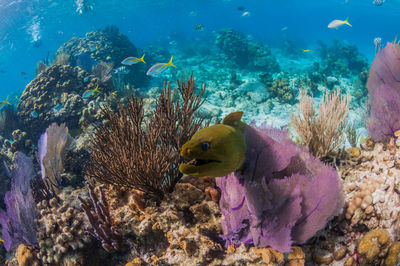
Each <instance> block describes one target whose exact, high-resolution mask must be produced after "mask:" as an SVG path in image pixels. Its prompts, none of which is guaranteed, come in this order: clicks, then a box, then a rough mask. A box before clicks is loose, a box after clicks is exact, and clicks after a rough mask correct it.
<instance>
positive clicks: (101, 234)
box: [78, 184, 121, 252]
mask: <svg viewBox="0 0 400 266" xmlns="http://www.w3.org/2000/svg"><path fill="white" fill-rule="evenodd" d="M87 187H88V190H89V199H90V200H89V201H85V200H83V199H82V198H81V197H79V196H78V199H79V200H80V201H81V207H82V209H83V210H84V212H85V214H86V216H87V218H88V220H89V222H90V225H91V226H92V228H87V231H88V232H89V234H91V235H92V236H93V237H94V238H96V239H97V240H99V241H100V242H101V244H102V247H103V248H104V249H105V250H106V251H108V252H112V251H116V250H119V249H120V242H121V237H120V234H119V232H118V230H117V229H116V228H115V227H114V226H113V225H112V222H111V216H110V213H109V211H108V204H107V202H106V201H105V198H104V194H103V191H102V189H101V187H99V190H100V201H99V199H98V198H97V196H96V194H95V193H94V189H93V187H92V186H91V185H90V184H87Z"/></svg>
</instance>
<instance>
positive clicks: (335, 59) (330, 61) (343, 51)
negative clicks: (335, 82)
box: [318, 39, 369, 77]
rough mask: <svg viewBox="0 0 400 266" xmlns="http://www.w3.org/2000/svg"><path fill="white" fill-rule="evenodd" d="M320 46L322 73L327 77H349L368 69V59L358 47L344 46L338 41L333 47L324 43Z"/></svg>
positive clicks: (320, 43) (335, 41) (334, 42)
mask: <svg viewBox="0 0 400 266" xmlns="http://www.w3.org/2000/svg"><path fill="white" fill-rule="evenodd" d="M318 44H319V46H320V47H319V53H320V56H321V59H322V62H323V65H322V67H323V70H322V71H323V72H324V73H325V74H326V75H333V76H344V77H347V76H349V75H350V74H353V75H357V74H358V73H360V72H361V71H363V70H364V69H368V66H369V65H368V59H367V58H366V57H365V56H364V55H362V54H361V53H360V52H359V51H358V48H357V46H355V45H350V44H343V43H341V42H339V40H337V39H335V40H334V41H333V44H332V45H331V46H327V45H326V44H324V43H323V42H319V43H318Z"/></svg>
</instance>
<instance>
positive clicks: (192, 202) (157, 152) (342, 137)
mask: <svg viewBox="0 0 400 266" xmlns="http://www.w3.org/2000/svg"><path fill="white" fill-rule="evenodd" d="M81 2H82V1H81ZM83 2H84V1H83ZM383 2H384V1H380V2H379V3H378V1H374V4H375V5H381V4H382V3H383ZM81 4H82V3H80V4H79V5H78V9H79V12H80V13H82V16H84V15H85V14H84V13H86V12H92V9H93V8H94V7H95V6H94V5H93V6H92V5H90V8H86V9H85V8H83V7H82V6H83V4H82V5H81ZM371 5H372V4H371ZM82 10H83V11H82ZM238 10H241V11H244V10H245V7H240V9H239V8H238ZM193 12H194V11H193ZM191 14H192V15H191V16H195V15H196V13H191ZM242 19H249V17H246V18H242ZM342 28H343V27H342ZM205 29H206V27H205ZM289 30H290V28H287V27H285V29H284V30H283V29H282V33H283V34H284V33H285V32H286V31H289ZM170 45H171V46H174V45H176V43H173V42H172V41H171V43H170ZM210 45H211V44H210ZM305 48H307V47H303V48H302V49H299V47H297V46H296V44H295V43H294V42H290V41H284V43H283V45H282V50H280V53H282V55H283V56H286V57H287V58H296V57H298V56H300V55H302V56H308V55H309V54H310V53H313V52H314V51H313V50H311V49H309V48H307V49H305ZM209 49H210V48H208V47H203V48H202V49H193V47H191V46H188V47H186V48H185V49H182V51H181V53H180V54H179V56H174V55H172V54H170V51H169V50H167V49H166V48H163V47H161V46H160V47H157V46H151V47H147V48H145V49H139V48H137V47H135V46H134V45H133V44H132V43H131V42H130V40H129V39H128V37H127V36H125V35H124V34H122V33H121V32H120V31H119V29H118V28H117V27H116V26H108V27H107V28H105V29H103V30H96V31H93V32H89V33H87V34H86V35H85V37H74V38H72V39H71V40H69V41H67V42H66V43H64V44H63V45H62V46H61V47H60V48H59V49H58V51H57V53H56V56H55V61H54V62H48V57H47V59H46V60H43V62H39V63H38V65H37V69H36V77H35V78H34V79H33V80H32V81H30V82H29V83H28V84H27V85H26V88H25V90H24V92H23V93H22V95H21V97H20V98H18V97H17V101H18V103H17V105H16V109H14V107H13V106H12V99H13V97H11V96H10V97H9V98H7V102H9V103H10V104H8V103H6V101H4V102H2V103H1V113H0V134H1V138H0V141H1V143H4V144H3V145H2V147H1V149H0V159H1V166H0V176H2V177H3V178H2V179H0V182H1V186H0V187H1V188H2V189H1V190H0V196H1V198H2V201H0V206H1V210H0V224H1V229H2V230H1V233H2V235H1V239H2V240H3V241H4V242H3V241H1V242H2V244H0V245H4V247H5V250H3V251H1V250H0V261H1V263H3V261H4V262H6V260H8V261H7V263H8V264H12V265H24V266H28V265H35V266H39V265H126V266H132V265H305V264H307V265H308V264H309V265H317V264H318V265H330V264H331V265H398V264H399V263H400V261H399V254H400V242H399V234H398V231H399V230H398V228H399V223H400V220H399V218H398V217H399V214H400V207H399V206H400V198H399V193H400V187H399V184H400V139H399V136H400V115H399V114H400V47H399V44H398V43H397V42H396V41H394V42H393V43H388V44H387V45H386V46H383V45H382V44H381V42H380V41H379V49H377V51H376V52H377V53H376V57H375V60H374V61H373V63H372V65H371V67H370V68H369V66H368V60H367V59H366V58H365V56H363V55H362V54H361V53H360V52H359V51H358V50H357V48H356V47H355V46H352V45H348V44H345V43H343V42H340V41H334V42H333V44H332V45H327V44H325V43H322V42H321V43H319V44H318V52H315V58H317V59H318V60H317V59H315V61H313V62H312V63H310V64H308V67H307V68H306V69H305V70H304V71H302V72H301V73H300V74H293V72H290V71H288V72H284V71H283V69H287V68H290V67H294V66H291V64H289V65H288V63H287V62H286V63H285V61H284V60H278V58H277V57H275V53H273V52H272V51H273V49H271V48H270V47H267V46H266V45H264V44H262V43H259V42H257V41H254V40H253V39H252V38H249V37H245V36H244V35H243V34H241V33H239V32H238V31H236V30H234V29H222V30H220V31H217V32H215V43H214V45H213V48H212V49H215V50H216V51H218V58H216V59H213V60H214V61H213V63H212V64H209V65H207V67H204V65H205V63H204V62H206V61H207V60H209V58H210V57H208V56H209V55H207V53H208V52H209ZM144 54H145V57H144ZM141 55H143V56H142V57H141V58H139V56H141ZM192 56H194V57H195V58H196V60H193V59H191V58H192ZM170 58H171V61H170V62H169V63H167V62H168V60H169V59H170ZM172 58H173V59H174V62H173V64H172ZM144 59H145V60H146V61H144ZM197 59H199V60H197ZM200 59H201V60H200ZM191 60H192V61H191ZM139 61H140V62H139ZM193 61H195V62H196V64H195V65H193V63H192V65H193V69H194V71H193V73H194V74H190V72H189V73H186V74H185V75H183V70H182V69H183V67H182V66H183V65H184V63H185V64H187V65H190V62H193ZM222 61H226V62H227V63H228V65H229V67H227V68H223V67H221V65H220V62H222ZM121 62H124V64H122V65H123V66H122V65H121ZM145 62H146V63H145ZM160 62H164V63H160ZM198 62H200V63H198ZM157 64H158V65H157ZM213 65H214V66H213ZM158 66H161V67H162V69H159V68H158ZM174 66H176V67H174ZM208 66H209V67H208ZM121 67H122V68H121ZM152 67H153V68H152ZM149 68H150V69H152V70H151V71H150V74H151V75H146V73H147V71H148V69H149ZM368 68H369V71H368ZM194 76H196V82H195V77H194ZM177 77H178V78H177ZM167 78H168V79H169V80H171V82H164V81H165V80H167ZM343 80H345V81H346V82H348V84H351V86H353V87H354V88H353V89H352V90H351V91H349V90H345V89H342V90H340V89H339V87H343V84H344V81H343ZM197 81H203V82H207V86H206V84H201V85H199V84H200V83H197ZM143 88H149V89H148V90H145V89H143ZM216 88H221V89H216ZM350 94H351V96H352V97H350ZM366 99H369V101H370V105H367V106H370V109H369V110H365V115H364V116H365V120H366V125H367V130H368V134H369V135H370V136H369V137H360V135H359V131H357V130H358V129H359V126H358V124H356V123H349V121H350V120H353V118H352V116H351V115H350V110H352V109H354V108H357V110H360V109H361V107H362V106H364V105H366V104H365V100H366ZM314 100H317V101H318V105H317V107H316V106H314ZM10 101H11V102H10ZM15 103H16V102H15ZM257 104H261V105H260V106H261V107H260V108H258V107H257V108H255V107H254V106H256V105H257ZM295 105H297V112H296V108H292V107H293V106H295ZM272 113H274V114H277V115H278V116H279V115H280V114H284V115H285V116H286V120H285V119H281V118H282V116H279V117H280V119H277V120H276V121H277V123H278V125H279V126H280V127H279V128H277V127H276V126H275V127H272V126H270V125H268V124H270V123H269V119H270V118H271V117H272V116H270V114H272ZM289 116H290V124H289ZM279 123H280V124H279ZM287 124H289V125H287ZM349 145H350V146H351V147H350V148H348V146H349ZM346 146H347V149H345V148H344V147H346Z"/></svg>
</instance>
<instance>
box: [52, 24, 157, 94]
mask: <svg viewBox="0 0 400 266" xmlns="http://www.w3.org/2000/svg"><path fill="white" fill-rule="evenodd" d="M62 53H65V54H68V55H70V64H71V65H73V66H75V65H77V64H78V63H77V60H78V59H82V56H83V55H84V56H85V60H86V61H91V63H90V65H95V64H96V63H97V62H100V61H103V62H106V63H112V64H113V65H114V68H117V67H119V66H120V65H121V62H122V60H124V59H125V58H127V57H129V56H135V57H138V56H139V53H138V51H137V49H136V47H135V45H133V44H132V42H131V41H130V40H129V39H128V37H127V36H125V35H124V34H122V33H120V32H119V30H118V28H117V27H111V26H109V27H106V28H105V29H104V30H96V31H92V32H88V33H86V35H85V37H73V38H72V39H70V40H69V41H67V42H66V43H64V44H63V45H62V46H61V47H60V48H59V49H58V50H57V52H56V54H57V55H58V54H62ZM145 60H146V58H145ZM89 68H90V69H91V66H90V67H89ZM128 68H130V67H128ZM87 70H88V69H87ZM146 70H147V66H146V65H144V64H137V65H135V71H130V73H128V74H126V75H117V76H120V77H119V78H122V79H123V80H124V81H125V83H129V84H131V85H133V86H134V87H144V86H146V85H147V84H148V82H149V76H147V75H146Z"/></svg>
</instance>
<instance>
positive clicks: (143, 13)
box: [0, 0, 400, 99]
mask: <svg viewBox="0 0 400 266" xmlns="http://www.w3.org/2000/svg"><path fill="white" fill-rule="evenodd" d="M90 4H92V5H93V11H89V12H86V13H83V14H79V12H77V10H76V9H77V4H76V3H75V2H74V1H73V0H57V1H56V0H17V1H10V0H0V17H1V24H0V99H4V98H5V97H6V96H7V95H8V94H10V93H12V92H18V93H21V92H22V91H23V89H24V87H25V85H26V84H27V83H28V82H29V81H30V80H32V79H33V78H34V72H35V67H36V63H37V61H39V60H41V59H42V58H44V57H46V55H47V53H48V52H49V53H50V59H54V58H53V55H54V53H55V51H56V50H57V49H58V47H59V46H60V45H61V44H62V43H64V42H65V41H67V40H69V39H70V38H71V37H73V36H83V35H84V34H85V33H86V32H89V31H92V30H95V29H99V28H104V27H105V26H106V25H109V24H114V25H117V26H118V27H119V28H120V31H121V32H122V33H124V34H126V35H127V36H128V37H129V38H130V40H131V41H132V42H133V43H134V44H135V45H136V46H137V47H139V48H140V47H144V46H146V45H150V44H154V43H157V44H165V45H166V46H167V47H168V44H169V43H170V42H171V41H177V42H178V44H179V43H183V42H186V43H188V42H191V43H193V44H194V45H197V44H198V45H204V44H210V45H211V44H212V43H213V42H214V40H215V32H213V31H218V30H220V29H221V28H225V27H232V28H234V29H236V30H239V31H241V32H242V33H244V34H246V35H252V36H253V37H254V38H255V39H257V40H262V41H263V42H265V43H271V42H272V43H275V44H276V43H278V44H279V41H280V40H282V38H283V37H285V38H286V37H287V38H289V39H293V40H294V41H296V42H302V43H304V44H305V46H307V47H306V48H309V47H312V46H313V45H315V43H316V41H317V40H322V41H324V42H325V43H330V42H331V40H332V39H334V38H337V39H339V40H345V41H348V42H349V43H352V44H355V45H357V47H358V48H359V49H360V50H361V52H362V53H364V54H365V55H366V56H367V57H368V58H369V60H370V62H371V61H372V59H373V57H374V44H373V39H374V38H375V37H378V36H379V37H382V40H383V43H386V42H387V41H392V40H393V39H394V37H395V36H396V34H398V33H399V25H400V16H399V14H400V1H398V0H396V1H395V0H387V2H386V3H385V4H384V5H383V6H380V7H377V6H374V5H373V4H372V1H370V0H349V3H348V4H346V3H345V0H323V1H322V0H308V1H305V0H303V1H300V0H275V1H272V0H251V1H248V0H247V1H245V0H231V1H222V0H171V1H166V0H159V1H148V0H136V1H132V0H118V1H115V0H108V1H106V0H101V1H100V0H93V1H91V2H90ZM238 6H244V7H246V10H248V11H249V12H250V13H251V16H249V17H242V16H241V15H242V13H243V12H241V11H238V10H237V7H238ZM193 14H195V16H193ZM346 17H349V21H350V23H351V24H352V25H353V27H352V28H350V27H347V26H344V27H342V28H339V29H338V30H335V29H328V28H327V25H328V23H329V22H330V21H331V20H333V19H345V18H346ZM197 24H203V25H204V28H205V30H204V31H203V32H198V31H194V26H195V25H197ZM282 27H288V30H287V31H284V32H282V31H281V28H282ZM35 38H37V39H40V45H39V46H38V47H36V46H35V45H34V42H33V40H34V39H35ZM21 72H26V75H21Z"/></svg>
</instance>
